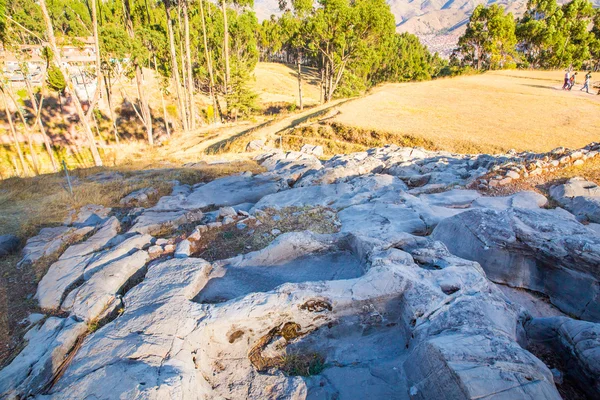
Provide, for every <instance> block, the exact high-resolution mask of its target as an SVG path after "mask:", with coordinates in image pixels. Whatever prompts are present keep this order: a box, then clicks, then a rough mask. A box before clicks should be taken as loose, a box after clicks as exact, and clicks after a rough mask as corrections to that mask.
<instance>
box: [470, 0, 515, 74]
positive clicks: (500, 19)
mask: <svg viewBox="0 0 600 400" xmlns="http://www.w3.org/2000/svg"><path fill="white" fill-rule="evenodd" d="M516 43H517V37H516V35H515V19H514V17H513V15H512V14H511V13H508V14H505V10H504V8H503V7H501V6H498V5H496V4H493V5H491V6H490V7H484V6H483V5H481V4H480V5H478V6H477V7H475V10H474V11H473V14H472V15H471V18H469V23H468V25H467V30H466V31H465V33H464V35H463V36H461V37H460V39H459V41H458V48H459V51H460V53H461V55H462V56H463V60H464V61H465V63H470V64H471V65H472V67H473V68H476V69H478V70H481V69H501V68H506V67H507V66H511V65H516V63H515V56H516V50H515V45H516Z"/></svg>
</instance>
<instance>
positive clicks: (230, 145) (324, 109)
mask: <svg viewBox="0 0 600 400" xmlns="http://www.w3.org/2000/svg"><path fill="white" fill-rule="evenodd" d="M345 101H347V100H346V99H342V100H335V101H332V102H331V103H327V104H322V105H319V106H316V107H312V108H310V109H308V110H305V111H303V112H300V113H296V114H292V115H289V116H285V117H283V118H279V119H277V118H274V119H271V120H267V121H264V122H261V123H258V124H255V125H244V126H238V127H237V129H235V128H232V129H229V130H226V131H224V132H222V133H221V134H219V135H218V136H217V137H214V138H211V139H209V140H205V141H203V142H202V143H200V144H198V146H196V147H195V148H194V150H195V151H205V152H206V153H207V154H222V153H224V152H233V153H240V152H243V151H245V146H246V145H247V144H248V143H249V142H250V141H251V140H265V141H266V140H268V139H270V138H273V137H275V136H276V135H277V134H278V133H279V132H282V131H284V130H286V129H289V128H293V127H295V126H298V125H300V124H302V123H304V122H307V121H309V120H311V119H313V118H317V117H319V116H323V115H325V114H327V113H328V112H329V111H330V110H332V109H334V108H335V107H337V106H339V105H340V104H342V103H343V102H345Z"/></svg>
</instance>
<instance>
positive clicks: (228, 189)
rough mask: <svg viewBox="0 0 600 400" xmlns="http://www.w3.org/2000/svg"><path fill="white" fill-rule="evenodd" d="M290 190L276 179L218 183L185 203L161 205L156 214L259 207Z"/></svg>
mask: <svg viewBox="0 0 600 400" xmlns="http://www.w3.org/2000/svg"><path fill="white" fill-rule="evenodd" d="M284 188H287V184H286V183H284V182H282V181H281V179H279V178H278V177H276V176H271V175H255V176H248V175H245V174H242V175H234V176H228V177H225V178H220V179H215V180H214V181H212V182H209V183H207V184H206V185H202V186H200V187H199V188H197V189H195V190H194V191H192V193H190V194H189V195H188V196H186V197H185V198H184V199H182V200H180V201H178V202H175V203H173V204H169V205H168V207H166V206H164V205H163V204H162V203H161V202H160V201H159V204H157V206H156V207H154V208H153V209H154V210H167V209H169V208H170V209H171V210H172V209H178V210H199V209H201V208H205V207H209V206H215V207H222V206H234V205H236V204H242V203H256V202H257V201H258V200H260V199H261V198H262V197H264V196H266V195H268V194H271V193H275V192H277V191H279V190H281V189H284Z"/></svg>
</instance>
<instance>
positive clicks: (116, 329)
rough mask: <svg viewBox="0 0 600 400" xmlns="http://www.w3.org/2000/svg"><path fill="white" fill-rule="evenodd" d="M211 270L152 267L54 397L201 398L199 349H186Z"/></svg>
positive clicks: (195, 264)
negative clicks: (197, 297) (197, 299)
mask: <svg viewBox="0 0 600 400" xmlns="http://www.w3.org/2000/svg"><path fill="white" fill-rule="evenodd" d="M209 270H210V264H208V263H207V262H206V261H204V260H199V259H192V258H187V259H184V260H177V259H172V260H168V261H163V262H161V263H156V264H154V265H151V266H149V267H148V272H147V274H146V277H145V279H144V281H143V282H142V283H140V284H139V285H137V286H135V287H134V288H133V289H131V290H130V291H129V292H128V293H127V295H126V296H125V298H124V303H125V310H124V312H123V314H122V315H121V316H120V317H119V318H117V319H116V320H115V321H113V322H111V323H109V324H107V325H105V326H104V327H102V328H101V329H99V330H98V331H96V332H95V333H94V334H93V335H92V336H90V337H89V338H88V339H87V340H86V342H85V343H84V344H83V346H82V347H81V349H80V350H79V351H78V352H77V355H76V356H75V357H74V359H73V361H72V362H71V364H70V366H69V368H68V369H67V370H66V371H65V374H64V375H63V377H62V378H61V379H60V380H59V381H58V382H57V383H56V385H54V387H53V388H52V389H51V391H50V393H49V395H50V396H51V397H52V398H53V399H74V398H85V397H87V396H89V395H91V394H93V395H94V396H95V397H96V398H98V399H111V398H114V397H115V394H117V395H118V396H120V397H123V398H133V397H136V396H137V397H140V396H141V397H150V398H156V397H158V398H182V399H193V398H198V393H199V392H198V391H199V390H200V388H199V387H198V386H197V385H196V379H197V378H196V375H197V371H196V370H195V367H194V362H193V359H194V356H193V354H192V351H193V349H190V348H183V347H181V345H182V344H184V341H185V338H187V337H188V336H189V334H190V332H191V331H192V330H193V329H194V327H195V326H196V324H197V321H198V319H199V318H200V317H201V315H202V314H201V312H200V311H199V308H200V305H199V304H197V303H194V302H192V301H191V298H192V297H193V296H194V295H195V294H196V293H197V291H198V290H199V284H200V283H201V282H202V280H203V279H205V276H206V274H207V273H208V271H209ZM140 382H143V383H144V385H141V384H140Z"/></svg>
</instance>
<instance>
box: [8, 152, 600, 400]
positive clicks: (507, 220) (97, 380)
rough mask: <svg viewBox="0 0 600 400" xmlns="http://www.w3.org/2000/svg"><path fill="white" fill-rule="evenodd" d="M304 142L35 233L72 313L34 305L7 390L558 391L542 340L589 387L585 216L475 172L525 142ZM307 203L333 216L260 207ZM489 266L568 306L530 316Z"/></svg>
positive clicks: (34, 251)
mask: <svg viewBox="0 0 600 400" xmlns="http://www.w3.org/2000/svg"><path fill="white" fill-rule="evenodd" d="M309 150H310V151H309ZM308 153H313V154H314V149H312V150H311V149H308V148H307V149H305V152H288V153H284V152H281V151H275V150H273V151H271V152H269V153H267V154H264V155H261V156H259V157H258V158H257V160H259V162H261V163H262V165H263V167H265V168H266V169H267V171H266V172H264V173H262V174H257V175H252V174H250V173H244V174H239V175H235V176H230V177H226V178H221V179H217V180H214V181H212V182H209V183H206V184H197V185H193V186H190V185H180V184H176V185H174V187H173V191H172V193H171V194H170V195H169V196H164V197H162V198H161V199H159V200H158V202H157V203H156V204H155V205H154V206H152V207H148V208H141V207H138V208H133V209H129V208H128V209H127V210H126V211H127V212H128V214H127V215H126V216H124V217H122V218H121V220H119V219H117V217H116V216H112V214H111V213H110V212H107V213H105V214H102V215H103V216H102V217H99V219H96V218H95V217H94V218H91V219H90V216H88V217H86V215H87V214H86V213H89V212H90V210H93V208H87V209H85V210H84V211H85V212H82V213H80V214H79V215H80V216H81V220H82V221H83V222H80V219H79V218H78V217H75V218H74V219H73V220H72V221H70V222H69V223H71V224H72V225H70V226H63V227H58V228H45V229H46V230H42V232H40V235H39V236H38V237H36V238H32V239H30V241H29V242H28V244H27V245H26V247H25V250H24V259H23V262H36V260H39V259H42V258H45V257H51V258H53V259H55V260H56V261H55V262H54V263H52V264H51V265H50V268H49V269H48V273H47V274H46V275H45V276H44V277H43V278H42V280H41V281H40V283H39V285H38V291H37V294H36V299H37V300H38V302H39V304H40V306H41V307H42V308H43V309H45V310H48V311H51V312H52V313H56V312H61V313H62V315H63V316H64V318H58V317H49V318H47V319H46V320H45V321H38V322H37V323H35V321H34V322H33V324H34V327H33V328H32V330H31V331H30V332H29V333H28V334H27V339H28V344H27V346H26V347H25V348H24V350H23V351H22V352H21V354H20V355H19V356H17V357H16V358H15V359H14V360H13V362H12V363H11V364H10V365H8V366H7V367H5V368H4V369H3V370H1V371H0V396H2V397H6V398H15V397H20V398H24V397H28V396H32V397H34V396H38V398H52V399H74V398H91V397H93V398H96V399H112V398H115V397H119V398H153V399H168V398H181V399H212V398H232V399H237V398H252V399H263V398H293V399H304V398H330V399H332V398H339V399H349V398H390V399H402V400H405V399H438V398H448V399H450V398H451V399H531V398H535V399H538V398H539V399H542V398H543V399H560V398H561V396H560V394H559V391H558V390H557V387H556V384H555V378H556V375H553V371H551V370H550V369H549V368H548V366H547V365H546V364H545V363H544V361H547V360H546V359H545V357H544V354H543V352H540V351H539V350H540V349H546V350H545V351H547V352H548V351H550V352H556V354H557V355H558V356H559V357H560V359H561V360H564V363H565V364H566V365H567V366H568V368H566V370H565V371H564V373H565V374H567V376H569V377H572V378H573V379H574V380H575V381H576V383H577V385H579V386H582V387H584V386H587V388H586V389H585V390H587V392H588V395H590V396H597V395H598V387H596V386H597V385H596V382H597V381H598V380H599V379H598V377H599V376H598V375H599V369H598V368H599V367H598V365H599V364H598V357H597V355H598V354H600V343H599V342H598V328H597V324H596V323H595V322H598V320H600V311H599V310H600V304H599V303H600V293H599V291H600V285H599V278H600V269H599V268H600V236H599V235H598V233H597V232H596V231H595V230H594V229H591V228H590V227H589V226H586V225H584V224H582V222H581V221H583V222H586V223H587V222H588V221H589V217H586V218H588V220H583V219H582V218H581V217H580V215H577V217H579V218H580V220H581V221H580V220H578V218H576V216H575V215H573V214H571V213H570V212H569V211H566V210H564V209H558V208H557V209H554V210H549V209H543V208H542V207H544V206H547V205H548V201H547V199H546V198H545V197H544V196H543V195H541V194H538V193H533V192H521V193H516V194H514V195H511V196H505V197H487V196H484V195H482V193H481V192H478V191H476V190H472V189H468V188H467V187H474V185H475V187H476V186H477V185H479V184H480V180H481V179H483V178H482V177H483V176H485V175H486V174H489V173H490V172H493V171H494V169H495V168H497V166H498V165H504V164H505V163H510V162H515V160H516V158H518V156H514V155H503V156H488V155H472V156H470V155H456V154H451V153H447V152H430V151H425V150H422V149H410V148H399V147H397V146H386V147H384V148H380V149H371V150H368V151H366V152H361V153H356V154H349V155H342V156H336V157H333V158H332V159H330V160H327V161H320V160H319V159H318V158H317V157H315V155H313V154H308ZM317 153H318V152H317ZM503 163H504V164H503ZM513 172H516V171H513ZM149 193H150V194H151V190H150V189H148V190H147V191H146V190H141V191H139V192H138V193H133V194H132V195H130V196H128V197H126V198H124V200H123V205H124V206H128V207H129V206H134V205H135V206H139V205H143V204H142V203H144V201H145V200H144V199H145V198H144V196H145V195H148V194H149ZM565 193H566V189H565ZM150 197H151V196H150ZM563 197H569V196H567V195H563ZM570 197H573V196H570ZM561 204H562V203H561ZM564 207H565V208H567V209H569V210H572V211H573V212H574V213H576V214H577V212H576V211H575V209H574V208H572V207H570V206H569V205H568V204H566V203H565V204H564ZM311 210H321V212H322V213H324V214H319V215H327V216H328V217H327V218H329V216H331V218H332V219H333V220H334V223H332V226H333V227H337V230H332V231H335V232H336V233H330V234H317V233H314V232H311V231H310V228H309V230H308V231H305V230H304V229H305V228H302V229H299V228H297V227H295V226H291V225H290V222H289V221H280V225H266V227H268V228H267V229H264V228H265V226H263V230H262V231H260V229H261V228H260V225H261V224H263V223H267V222H265V221H266V220H265V219H264V218H265V216H268V218H269V220H270V219H271V218H272V220H273V221H276V218H277V220H279V219H281V218H282V217H281V216H283V215H291V216H294V217H295V218H299V219H301V217H302V216H303V215H305V214H304V213H308V212H309V211H311ZM98 213H100V211H98ZM96 215H97V214H96ZM116 215H118V213H117V214H116ZM261 218H262V219H261ZM323 218H325V217H323ZM291 220H292V219H290V221H291ZM86 221H90V224H91V225H90V226H85V227H83V225H87V223H86ZM261 221H262V222H261ZM92 222H93V223H92ZM50 229H51V230H50ZM82 230H83V231H82ZM282 231H283V232H282ZM332 231H328V232H332ZM82 232H85V233H82ZM258 232H261V233H260V234H259V233H258ZM253 234H254V235H256V236H255V237H252V235H253ZM151 235H153V236H155V237H153V236H151ZM236 235H237V236H236ZM244 235H245V236H244ZM250 239H252V240H251V241H250ZM254 239H256V240H254ZM228 240H231V242H230V243H232V246H236V247H235V248H236V249H245V250H244V251H241V253H242V254H239V255H237V256H235V257H232V258H227V259H223V260H212V261H211V262H208V261H207V260H204V259H201V258H197V257H198V256H197V254H198V252H200V251H199V250H197V247H196V246H197V245H198V244H200V243H202V245H203V246H206V247H207V248H211V246H227V245H228V243H229V242H228ZM243 240H248V241H249V242H248V244H252V246H249V245H248V246H246V243H245V242H243ZM250 242H251V243H250ZM217 243H218V244H217ZM257 248H258V249H259V250H256V251H250V250H255V249H257ZM219 250H222V249H219ZM195 252H196V253H195ZM237 253H238V251H236V252H235V253H233V254H237ZM219 254H221V253H219ZM228 254H231V253H228ZM226 257H229V255H228V256H226ZM222 258H225V257H222ZM498 284H501V285H508V286H511V287H515V288H520V290H528V291H530V292H523V293H525V294H526V295H527V296H529V297H527V299H528V301H530V302H535V301H543V299H542V300H539V296H541V295H542V294H544V295H546V296H548V298H549V299H550V301H551V302H552V304H553V305H555V306H556V307H558V308H559V309H560V310H562V311H563V312H565V313H568V314H570V315H571V316H574V317H577V318H579V319H580V320H573V319H570V318H568V317H563V316H559V317H556V315H562V313H561V311H560V310H556V311H554V310H555V309H554V308H552V307H553V306H552V305H551V304H545V307H538V308H536V309H535V315H534V316H535V317H532V315H531V313H530V312H529V311H528V310H527V308H524V307H527V304H526V302H523V303H520V302H519V300H520V299H521V298H523V297H524V296H521V297H519V296H512V295H511V296H509V297H510V299H509V297H507V296H506V295H505V294H504V293H509V294H510V293H511V292H510V290H512V289H510V288H509V287H508V286H499V285H498ZM521 304H523V306H522V305H521ZM545 310H552V314H551V315H544V312H545ZM545 317H551V318H545ZM36 321H37V319H36ZM556 381H557V382H558V380H556ZM559 387H560V383H559Z"/></svg>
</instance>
